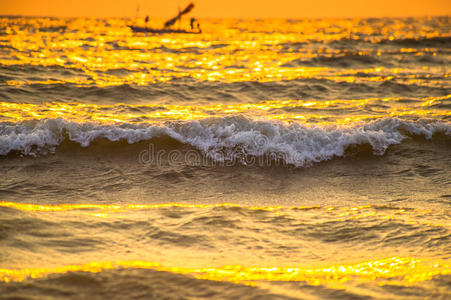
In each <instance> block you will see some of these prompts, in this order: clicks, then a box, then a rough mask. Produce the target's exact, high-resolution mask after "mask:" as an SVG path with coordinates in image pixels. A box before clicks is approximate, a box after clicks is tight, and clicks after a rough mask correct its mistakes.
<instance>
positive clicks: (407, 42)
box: [379, 36, 451, 47]
mask: <svg viewBox="0 0 451 300" xmlns="http://www.w3.org/2000/svg"><path fill="white" fill-rule="evenodd" d="M379 43H380V44H393V45H399V46H421V47H425V46H447V45H448V46H449V44H450V43H451V37H449V36H437V37H431V38H426V37H425V38H416V39H415V38H401V39H393V40H382V41H380V42H379Z"/></svg>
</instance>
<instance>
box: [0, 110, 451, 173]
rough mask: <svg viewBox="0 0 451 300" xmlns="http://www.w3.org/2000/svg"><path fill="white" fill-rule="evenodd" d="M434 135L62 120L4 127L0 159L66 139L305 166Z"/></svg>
mask: <svg viewBox="0 0 451 300" xmlns="http://www.w3.org/2000/svg"><path fill="white" fill-rule="evenodd" d="M435 133H443V134H445V135H448V136H451V124H449V123H444V122H428V121H425V120H420V121H417V122H413V121H405V120H400V119H397V118H384V119H379V120H376V121H372V122H368V123H357V124H353V125H348V126H319V125H302V124H297V123H292V124H285V123H281V122H273V121H255V120H252V119H249V118H245V117H242V116H232V117H224V118H211V119H204V120H200V121H187V122H168V123H166V124H164V125H151V124H140V125H134V124H115V125H99V124H94V123H76V122H71V121H66V120H64V119H61V118H58V119H47V120H40V121H24V122H20V123H16V124H13V123H1V124H0V155H3V156H4V155H8V154H10V153H12V152H16V153H20V154H21V155H32V156H36V155H40V154H47V153H52V152H54V151H55V150H56V148H57V146H58V145H60V144H61V143H62V142H63V141H64V140H69V141H72V142H76V143H78V144H80V145H81V146H82V147H88V146H89V145H90V144H91V143H92V142H93V141H96V140H101V139H106V140H108V141H112V142H115V141H127V142H128V143H129V144H133V143H137V142H140V141H146V140H152V139H154V138H160V137H168V138H171V139H174V140H176V141H178V142H180V143H182V144H188V145H191V146H193V147H195V148H196V149H198V150H200V151H201V152H202V153H203V154H205V155H206V156H208V157H210V158H213V159H215V160H221V161H226V160H233V159H235V158H236V154H237V151H238V150H237V149H238V148H239V151H241V153H245V154H247V155H252V156H264V155H273V154H276V155H277V157H278V158H282V159H283V160H284V162H285V163H287V164H292V165H295V166H306V165H310V164H312V163H315V162H321V161H325V160H330V159H332V158H333V157H335V156H338V157H340V156H343V155H344V153H345V151H346V149H347V148H348V147H351V146H355V145H363V144H369V145H371V148H372V150H373V152H374V153H375V154H377V155H382V154H384V153H385V151H386V150H387V148H388V147H389V146H390V145H394V144H399V143H401V142H402V141H403V139H405V138H406V136H407V135H419V136H424V137H425V138H426V139H430V138H432V136H433V135H434V134H435Z"/></svg>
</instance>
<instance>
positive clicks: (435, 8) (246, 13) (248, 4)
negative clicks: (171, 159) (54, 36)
mask: <svg viewBox="0 0 451 300" xmlns="http://www.w3.org/2000/svg"><path fill="white" fill-rule="evenodd" d="M194 2H195V4H196V8H195V10H194V13H193V16H196V17H199V18H203V17H217V18H221V17H224V18H226V17H241V18H266V17H282V18H303V17H356V16H362V17H377V16H422V15H450V14H451V0H426V1H425V0H360V1H355V0H340V1H337V0H271V1H269V0H195V1H194ZM138 3H140V5H141V15H144V14H149V15H150V16H151V17H169V16H172V15H173V14H174V13H175V12H176V11H177V7H178V6H179V5H180V6H185V5H186V4H188V3H189V1H188V0H160V1H156V0H147V1H143V0H40V1H39V0H0V14H1V15H39V16H65V17H75V16H86V17H112V16H118V17H134V16H135V14H136V6H137V4H138Z"/></svg>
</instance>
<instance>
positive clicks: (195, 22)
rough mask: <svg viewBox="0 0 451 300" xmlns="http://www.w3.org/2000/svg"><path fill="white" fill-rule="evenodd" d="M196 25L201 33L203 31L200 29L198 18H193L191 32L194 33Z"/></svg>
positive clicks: (190, 23)
mask: <svg viewBox="0 0 451 300" xmlns="http://www.w3.org/2000/svg"><path fill="white" fill-rule="evenodd" d="M194 24H196V25H197V32H198V33H201V32H202V29H200V24H199V21H198V20H197V19H196V18H191V20H190V22H189V25H190V26H191V31H194Z"/></svg>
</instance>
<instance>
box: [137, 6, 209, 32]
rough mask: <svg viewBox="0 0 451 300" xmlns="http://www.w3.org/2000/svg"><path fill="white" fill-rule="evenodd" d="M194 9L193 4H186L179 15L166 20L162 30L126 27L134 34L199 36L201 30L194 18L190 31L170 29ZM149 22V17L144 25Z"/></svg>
mask: <svg viewBox="0 0 451 300" xmlns="http://www.w3.org/2000/svg"><path fill="white" fill-rule="evenodd" d="M193 8H194V3H190V4H188V6H187V7H185V9H184V10H182V11H179V13H178V14H177V15H176V16H175V17H173V18H171V19H169V20H167V21H166V22H165V23H164V27H163V28H151V27H147V26H134V25H129V26H128V27H129V28H130V29H131V30H132V31H133V32H135V33H153V34H164V33H189V34H200V33H202V30H201V29H200V24H199V22H198V21H197V20H196V19H195V18H191V22H190V25H191V30H185V29H180V28H179V29H173V28H171V27H172V26H174V25H175V23H177V22H179V24H180V22H181V20H182V17H183V16H184V15H186V14H188V13H189V12H191V11H192V10H193ZM148 20H149V17H146V19H145V21H146V24H147V22H148ZM195 24H197V28H196V29H195Z"/></svg>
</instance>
